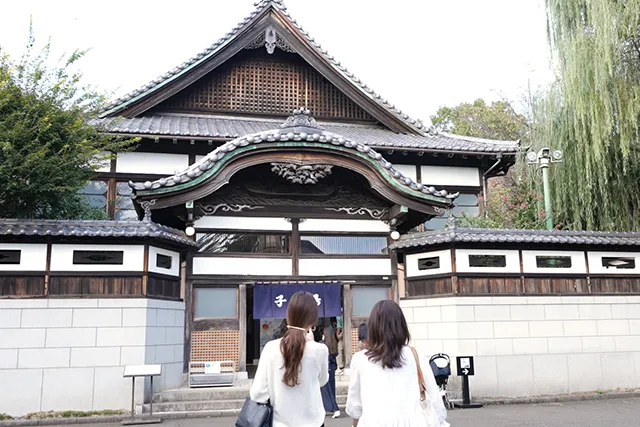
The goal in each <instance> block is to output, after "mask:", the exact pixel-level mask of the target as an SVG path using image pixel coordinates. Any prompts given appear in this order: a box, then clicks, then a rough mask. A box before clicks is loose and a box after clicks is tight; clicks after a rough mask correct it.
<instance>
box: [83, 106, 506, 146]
mask: <svg viewBox="0 0 640 427" xmlns="http://www.w3.org/2000/svg"><path fill="white" fill-rule="evenodd" d="M94 123H95V124H97V125H100V126H102V127H103V128H104V130H105V131H107V132H112V133H121V134H129V135H149V137H155V136H158V137H187V138H189V137H191V138H228V139H232V138H239V137H241V136H244V135H247V134H251V133H255V132H263V131H267V130H270V129H273V128H275V127H277V126H279V124H280V123H281V121H278V120H275V119H274V120H269V119H255V118H241V117H221V116H210V115H195V114H190V115H188V114H184V115H183V114H167V113H165V114H155V115H148V116H142V117H135V118H130V119H125V118H105V119H98V120H96V121H95V122H94ZM322 125H323V126H324V127H325V129H327V131H329V132H333V133H337V134H340V135H343V136H345V137H347V138H350V139H353V140H355V141H358V142H362V143H366V144H368V145H370V146H372V147H378V148H390V149H409V150H437V151H440V152H442V151H451V152H461V153H503V154H514V153H516V152H517V151H518V148H519V145H518V142H517V141H494V140H490V139H482V138H474V137H468V136H460V135H453V134H449V133H435V132H433V131H430V132H428V133H426V134H425V135H424V136H422V135H416V134H402V133H395V132H392V131H390V130H388V129H386V128H385V127H383V126H375V125H359V124H346V123H335V122H334V123H329V122H323V123H322Z"/></svg>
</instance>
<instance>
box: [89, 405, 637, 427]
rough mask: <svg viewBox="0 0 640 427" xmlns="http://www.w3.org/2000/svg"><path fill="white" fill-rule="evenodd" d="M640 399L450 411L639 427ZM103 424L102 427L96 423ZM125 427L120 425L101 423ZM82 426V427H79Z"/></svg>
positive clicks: (514, 423)
mask: <svg viewBox="0 0 640 427" xmlns="http://www.w3.org/2000/svg"><path fill="white" fill-rule="evenodd" d="M638 420H640V398H634V399H611V400H596V401H585V402H569V403H549V404H539V405H494V406H487V407H485V408H481V409H466V410H462V409H454V410H452V411H450V412H449V422H450V423H451V426H452V427H557V426H562V427H605V426H615V427H638V425H640V421H638ZM234 422H235V418H209V419H206V418H205V419H188V420H167V421H165V422H164V423H163V424H160V425H161V426H164V427H233V425H234ZM96 425H100V424H96ZM101 426H103V427H121V425H120V424H101ZM348 426H351V420H350V419H348V418H346V417H344V415H343V418H342V419H339V420H331V419H327V422H326V427H348ZM78 427H80V426H78Z"/></svg>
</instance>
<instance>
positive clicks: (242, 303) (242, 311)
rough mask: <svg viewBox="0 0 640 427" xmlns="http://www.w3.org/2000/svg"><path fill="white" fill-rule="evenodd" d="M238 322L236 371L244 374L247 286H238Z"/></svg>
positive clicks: (245, 364)
mask: <svg viewBox="0 0 640 427" xmlns="http://www.w3.org/2000/svg"><path fill="white" fill-rule="evenodd" d="M238 320H239V324H240V337H239V339H238V343H239V345H238V347H239V348H238V371H239V372H245V371H246V370H247V285H245V284H241V285H239V286H238ZM250 326H253V325H250Z"/></svg>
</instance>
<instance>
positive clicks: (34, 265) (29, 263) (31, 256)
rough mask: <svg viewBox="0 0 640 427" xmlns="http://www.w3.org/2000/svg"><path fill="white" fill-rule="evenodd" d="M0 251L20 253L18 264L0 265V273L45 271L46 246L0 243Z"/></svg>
mask: <svg viewBox="0 0 640 427" xmlns="http://www.w3.org/2000/svg"><path fill="white" fill-rule="evenodd" d="M0 250H9V251H20V264H0V271H45V270H46V269H47V245H30V244H16V243H0Z"/></svg>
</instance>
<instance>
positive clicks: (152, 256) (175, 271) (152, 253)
mask: <svg viewBox="0 0 640 427" xmlns="http://www.w3.org/2000/svg"><path fill="white" fill-rule="evenodd" d="M158 254H160V255H166V256H169V257H171V268H170V269H167V268H160V267H158V266H157V261H158V258H157V257H158ZM149 271H151V272H153V273H160V274H168V275H171V276H180V254H179V253H178V252H173V251H168V250H166V249H162V248H156V247H155V246H149Z"/></svg>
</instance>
